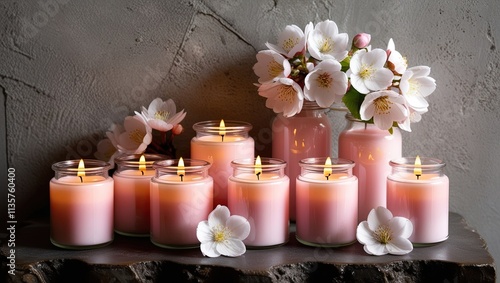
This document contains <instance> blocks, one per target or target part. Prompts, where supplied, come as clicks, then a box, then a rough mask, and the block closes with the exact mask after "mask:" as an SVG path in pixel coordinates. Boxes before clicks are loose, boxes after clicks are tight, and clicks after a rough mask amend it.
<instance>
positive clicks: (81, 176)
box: [76, 159, 85, 183]
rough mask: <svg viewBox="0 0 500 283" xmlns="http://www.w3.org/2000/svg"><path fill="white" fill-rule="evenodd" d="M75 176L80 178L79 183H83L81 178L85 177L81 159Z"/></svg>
mask: <svg viewBox="0 0 500 283" xmlns="http://www.w3.org/2000/svg"><path fill="white" fill-rule="evenodd" d="M76 175H77V176H78V177H80V182H82V183H83V177H85V163H84V162H83V159H80V163H78V172H77V174H76Z"/></svg>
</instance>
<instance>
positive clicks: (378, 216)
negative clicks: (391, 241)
mask: <svg viewBox="0 0 500 283" xmlns="http://www.w3.org/2000/svg"><path fill="white" fill-rule="evenodd" d="M391 218H392V212H391V211H390V210H388V209H387V208H385V207H383V206H379V207H377V208H374V209H372V210H371V211H370V213H368V219H367V221H368V226H369V227H370V230H372V231H375V230H377V228H378V227H379V226H381V225H387V224H388V223H389V220H391Z"/></svg>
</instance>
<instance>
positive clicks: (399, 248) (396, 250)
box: [386, 237, 413, 255]
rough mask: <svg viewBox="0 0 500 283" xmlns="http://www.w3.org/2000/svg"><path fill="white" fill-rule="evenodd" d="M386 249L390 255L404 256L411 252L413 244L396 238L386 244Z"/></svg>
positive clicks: (401, 238)
mask: <svg viewBox="0 0 500 283" xmlns="http://www.w3.org/2000/svg"><path fill="white" fill-rule="evenodd" d="M386 248H387V251H388V252H389V253H390V254H393V255H404V254H407V253H409V252H411V251H412V250H413V244H412V243H411V242H410V240H408V239H406V238H403V237H396V238H393V239H392V240H391V242H390V243H388V244H387V246H386Z"/></svg>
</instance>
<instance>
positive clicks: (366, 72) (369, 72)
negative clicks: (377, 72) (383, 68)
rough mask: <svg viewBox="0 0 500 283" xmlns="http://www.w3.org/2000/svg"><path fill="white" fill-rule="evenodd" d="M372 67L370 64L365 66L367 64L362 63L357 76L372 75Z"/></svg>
mask: <svg viewBox="0 0 500 283" xmlns="http://www.w3.org/2000/svg"><path fill="white" fill-rule="evenodd" d="M373 72H374V70H373V68H372V66H367V65H362V66H361V71H359V76H360V77H361V78H362V79H363V80H366V79H369V78H370V77H371V76H372V75H373Z"/></svg>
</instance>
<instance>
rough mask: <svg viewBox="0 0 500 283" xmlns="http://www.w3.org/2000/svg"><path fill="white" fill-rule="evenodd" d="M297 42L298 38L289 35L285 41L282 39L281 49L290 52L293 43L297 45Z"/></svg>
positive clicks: (293, 45)
mask: <svg viewBox="0 0 500 283" xmlns="http://www.w3.org/2000/svg"><path fill="white" fill-rule="evenodd" d="M298 42H299V39H298V38H296V37H295V38H293V37H290V38H288V39H286V40H285V41H283V49H285V51H286V52H290V50H292V48H293V47H295V45H297V43H298Z"/></svg>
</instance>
